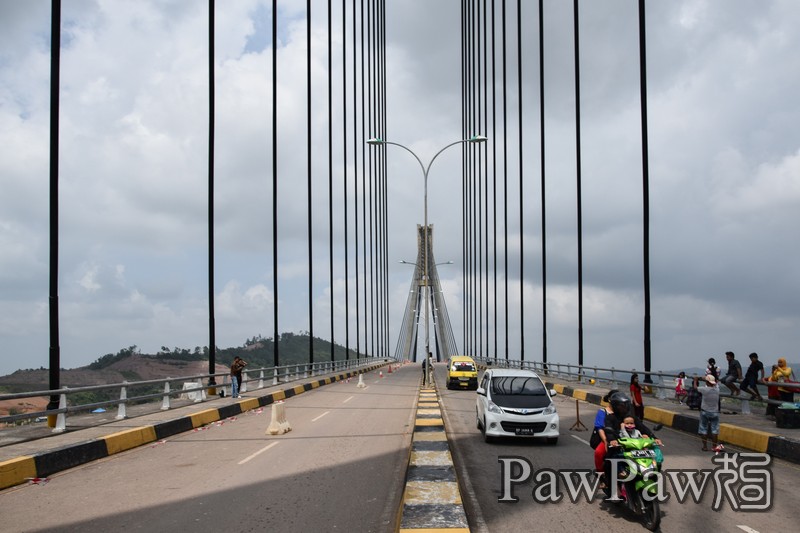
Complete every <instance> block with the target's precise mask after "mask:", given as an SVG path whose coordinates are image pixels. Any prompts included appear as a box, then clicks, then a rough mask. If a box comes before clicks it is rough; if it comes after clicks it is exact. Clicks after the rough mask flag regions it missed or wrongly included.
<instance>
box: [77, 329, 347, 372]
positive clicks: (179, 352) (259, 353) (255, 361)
mask: <svg viewBox="0 0 800 533" xmlns="http://www.w3.org/2000/svg"><path fill="white" fill-rule="evenodd" d="M309 345H310V337H309V335H308V332H302V333H300V334H294V333H284V334H283V335H281V336H280V338H279V350H280V352H279V354H280V361H279V365H280V366H284V365H294V364H302V363H308V362H309ZM333 351H334V357H335V359H336V360H337V361H340V360H342V359H345V349H344V347H343V346H340V345H338V344H335V345H334V346H333ZM133 355H139V356H142V357H149V358H152V359H156V360H159V361H186V362H188V361H207V360H208V346H203V347H200V346H195V347H194V348H193V349H189V348H178V347H175V348H172V349H170V348H168V347H166V346H162V347H161V350H159V352H158V353H157V354H153V355H150V354H143V353H141V350H140V349H139V348H138V347H137V346H136V345H133V346H129V347H127V348H123V349H121V350H120V351H118V352H117V353H115V354H111V353H109V354H106V355H104V356H102V357H100V358H98V359H97V360H96V361H95V362H93V363H91V364H90V365H89V368H90V369H91V370H102V369H104V368H109V367H110V366H112V365H113V364H114V363H117V362H119V361H123V360H125V359H127V358H128V357H131V356H133ZM237 355H238V356H239V357H241V358H243V359H245V360H246V361H247V362H248V363H250V367H251V368H252V367H257V366H272V365H273V363H274V362H275V343H274V342H273V339H272V337H268V338H265V337H262V336H261V335H256V336H255V337H253V338H251V339H247V340H246V341H245V343H244V344H243V345H242V346H238V347H235V348H219V347H218V348H217V351H216V362H217V363H219V364H222V365H230V364H231V363H232V362H233V358H234V357H235V356H237ZM349 355H350V359H354V358H355V357H356V353H355V351H353V350H350V354H349ZM330 360H331V343H330V342H329V341H326V340H324V339H320V338H318V337H314V362H315V363H320V362H323V361H330ZM122 375H123V376H124V377H125V379H126V380H128V381H136V380H138V379H140V378H139V377H138V375H136V373H135V372H132V371H129V372H128V373H126V372H122Z"/></svg>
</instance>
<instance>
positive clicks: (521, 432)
mask: <svg viewBox="0 0 800 533" xmlns="http://www.w3.org/2000/svg"><path fill="white" fill-rule="evenodd" d="M514 434H515V435H533V434H534V431H533V428H516V429H515V430H514Z"/></svg>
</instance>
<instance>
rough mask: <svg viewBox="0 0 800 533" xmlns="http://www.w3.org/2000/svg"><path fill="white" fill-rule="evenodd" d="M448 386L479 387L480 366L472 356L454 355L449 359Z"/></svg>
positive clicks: (460, 387) (449, 387) (457, 387)
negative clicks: (476, 364)
mask: <svg viewBox="0 0 800 533" xmlns="http://www.w3.org/2000/svg"><path fill="white" fill-rule="evenodd" d="M447 388H448V389H477V388H478V367H477V366H475V361H473V359H472V357H467V356H466V355H454V356H453V357H451V358H450V360H449V361H447Z"/></svg>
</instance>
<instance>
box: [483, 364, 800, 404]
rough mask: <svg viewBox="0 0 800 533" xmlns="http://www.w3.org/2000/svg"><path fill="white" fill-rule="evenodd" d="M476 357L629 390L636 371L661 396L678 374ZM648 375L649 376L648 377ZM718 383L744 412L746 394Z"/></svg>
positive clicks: (671, 389) (797, 386) (795, 386)
mask: <svg viewBox="0 0 800 533" xmlns="http://www.w3.org/2000/svg"><path fill="white" fill-rule="evenodd" d="M475 360H476V361H478V362H480V363H482V364H484V365H487V366H495V367H500V368H520V369H528V370H533V371H534V372H536V373H537V374H539V375H542V376H545V375H549V376H553V377H556V378H559V379H563V380H566V381H574V382H576V383H587V384H593V385H598V384H606V385H608V387H609V389H614V388H620V390H622V391H623V392H627V391H628V387H629V386H630V379H631V376H632V375H633V374H639V375H640V376H644V378H643V379H642V380H641V384H642V387H646V386H647V387H650V388H651V389H652V393H653V395H654V396H656V397H657V398H659V399H662V400H664V399H667V398H670V397H672V396H674V394H675V378H677V377H678V374H674V373H669V372H653V371H650V372H645V371H643V370H636V369H635V368H634V369H631V370H625V369H621V368H614V367H611V368H602V367H595V366H580V365H576V364H572V363H558V362H555V363H552V362H547V363H544V362H542V361H519V360H513V359H491V358H475ZM647 377H649V378H650V379H649V380H647ZM695 377H697V378H700V379H702V378H703V376H698V375H697V374H693V375H692V376H691V377H690V376H687V377H686V379H687V380H689V379H692V380H693V379H694V378H695ZM689 383H691V382H689ZM756 384H757V385H760V386H762V387H764V388H766V389H769V388H770V387H782V388H786V389H792V390H793V391H794V392H800V383H793V382H789V383H778V382H775V381H764V380H757V382H756ZM720 387H721V391H720V396H722V397H724V398H729V399H731V400H738V401H740V402H742V404H743V405H742V410H743V412H747V410H749V407H750V406H749V402H750V399H749V395H747V394H743V395H739V396H734V395H732V394H730V393H728V392H727V389H725V388H724V387H723V385H722V384H720ZM764 396H766V395H764ZM762 402H763V403H765V404H773V405H781V404H782V403H784V402H782V401H780V400H772V399H769V398H766V397H765V398H764V399H763V400H762Z"/></svg>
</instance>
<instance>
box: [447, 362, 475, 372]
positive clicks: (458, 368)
mask: <svg viewBox="0 0 800 533" xmlns="http://www.w3.org/2000/svg"><path fill="white" fill-rule="evenodd" d="M452 371H453V372H475V365H473V364H472V363H466V362H464V363H461V362H459V363H453V368H452Z"/></svg>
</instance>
